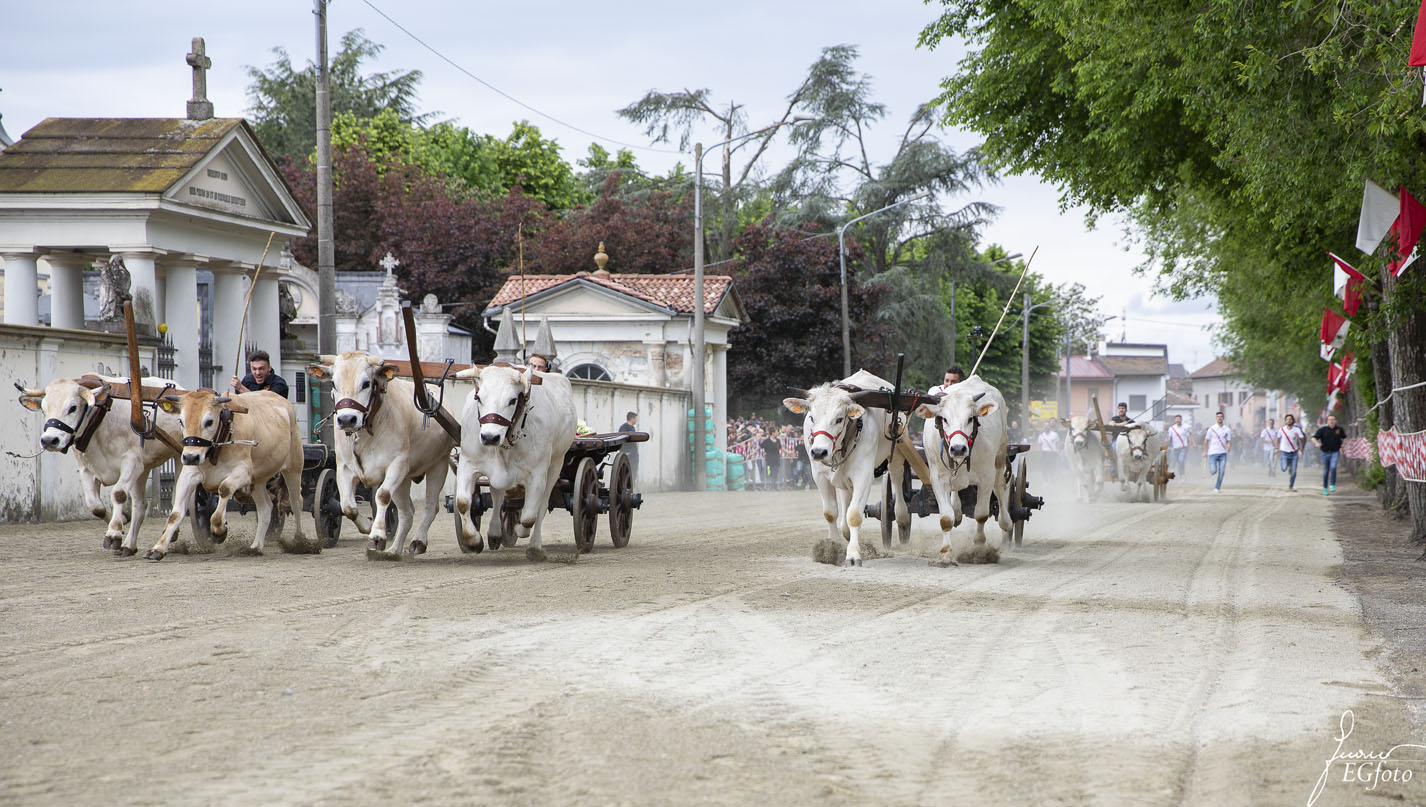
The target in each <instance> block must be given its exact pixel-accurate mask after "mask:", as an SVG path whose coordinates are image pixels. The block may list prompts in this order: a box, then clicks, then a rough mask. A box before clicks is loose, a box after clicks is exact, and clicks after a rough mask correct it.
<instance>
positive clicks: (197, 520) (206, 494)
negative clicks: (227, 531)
mask: <svg viewBox="0 0 1426 807" xmlns="http://www.w3.org/2000/svg"><path fill="white" fill-rule="evenodd" d="M217 509H218V494H216V493H214V492H212V491H209V490H204V489H203V486H202V485H199V486H198V489H197V490H196V491H194V493H193V506H192V507H191V508H189V512H190V513H192V515H191V516H190V517H189V521H190V523H192V525H193V532H194V534H195V535H198V536H200V537H201V538H202V539H203V540H206V541H210V542H214V543H219V544H221V543H223V541H224V540H225V539H227V537H228V536H226V535H224V536H223V537H222V538H217V539H215V538H213V532H212V529H211V527H210V521H211V519H212V518H213V512H214V511H216V510H217Z"/></svg>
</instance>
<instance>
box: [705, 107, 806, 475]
mask: <svg viewBox="0 0 1426 807" xmlns="http://www.w3.org/2000/svg"><path fill="white" fill-rule="evenodd" d="M808 120H813V119H812V118H808V117H802V116H798V117H796V118H793V119H792V120H785V121H779V122H777V123H774V124H773V125H771V126H764V127H763V128H761V129H758V130H757V131H755V132H748V133H747V134H741V135H738V136H737V137H730V138H728V139H727V140H724V141H722V142H719V143H714V144H713V145H712V146H710V147H709V148H718V147H719V146H726V145H728V144H729V143H736V142H737V141H739V140H746V139H747V138H749V137H756V136H757V135H760V134H763V133H764V132H770V131H772V130H774V129H778V128H781V127H783V126H787V125H796V124H798V123H801V122H803V121H808ZM693 164H694V169H693V360H692V364H693V367H691V368H690V369H691V370H692V378H691V379H690V382H691V383H690V386H691V387H692V392H693V401H692V403H693V415H694V417H693V489H694V490H699V491H701V490H706V489H707V488H708V468H707V465H706V464H705V463H706V462H707V456H706V448H705V446H704V443H706V442H707V440H708V433H707V431H706V429H705V428H704V427H705V423H704V420H703V396H704V392H703V388H704V385H705V383H706V382H705V381H704V379H703V353H704V351H705V350H706V349H707V345H706V334H704V332H703V326H704V324H703V144H702V143H694V144H693ZM724 191H725V192H726V191H727V189H726V188H725V189H724Z"/></svg>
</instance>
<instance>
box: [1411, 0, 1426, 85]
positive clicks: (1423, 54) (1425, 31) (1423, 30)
mask: <svg viewBox="0 0 1426 807" xmlns="http://www.w3.org/2000/svg"><path fill="white" fill-rule="evenodd" d="M1406 63H1407V64H1408V65H1410V66H1412V67H1426V0H1422V2H1421V8H1420V9H1418V10H1417V12H1416V30H1415V31H1412V32H1411V55H1410V56H1409V57H1407V59H1406ZM1421 79H1422V82H1423V87H1422V89H1421V105H1422V106H1426V70H1423V71H1422V73H1421Z"/></svg>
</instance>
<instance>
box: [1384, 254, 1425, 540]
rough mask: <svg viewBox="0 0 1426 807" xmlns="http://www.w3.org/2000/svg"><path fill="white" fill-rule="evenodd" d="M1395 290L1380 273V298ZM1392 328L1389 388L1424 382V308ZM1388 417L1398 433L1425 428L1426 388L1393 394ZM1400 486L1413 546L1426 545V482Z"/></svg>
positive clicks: (1389, 278)
mask: <svg viewBox="0 0 1426 807" xmlns="http://www.w3.org/2000/svg"><path fill="white" fill-rule="evenodd" d="M1396 288H1397V282H1396V278H1394V277H1392V276H1391V273H1390V272H1383V273H1382V292H1383V295H1384V296H1385V297H1387V299H1391V298H1392V297H1393V296H1394V295H1395V293H1396ZM1412 302H1414V301H1412ZM1392 325H1393V327H1392V328H1391V331H1390V335H1389V336H1388V338H1387V343H1388V347H1389V348H1390V351H1391V380H1392V385H1391V386H1395V387H1404V386H1407V385H1409V384H1414V383H1416V382H1418V381H1423V380H1426V309H1423V308H1419V307H1417V306H1414V305H1413V306H1411V307H1410V310H1409V311H1408V312H1407V314H1406V315H1404V316H1402V317H1401V319H1400V320H1399V321H1398V322H1395V323H1392ZM1390 389H1391V387H1387V388H1386V389H1385V390H1381V391H1380V392H1381V394H1382V395H1383V396H1385V395H1386V394H1388V390H1390ZM1391 414H1392V423H1393V424H1394V426H1395V428H1396V431H1397V432H1414V431H1420V430H1422V429H1426V387H1421V388H1418V389H1414V390H1408V391H1406V392H1399V393H1396V394H1395V395H1393V396H1392V399H1391ZM1402 485H1403V486H1404V487H1405V490H1406V502H1407V504H1408V506H1409V507H1410V509H1411V540H1412V542H1413V543H1426V483H1422V482H1407V481H1405V480H1403V481H1402Z"/></svg>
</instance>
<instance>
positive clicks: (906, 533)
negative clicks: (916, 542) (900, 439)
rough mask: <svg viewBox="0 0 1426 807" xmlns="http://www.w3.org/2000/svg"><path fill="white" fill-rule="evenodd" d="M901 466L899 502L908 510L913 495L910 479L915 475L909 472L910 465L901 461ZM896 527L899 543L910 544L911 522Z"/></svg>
mask: <svg viewBox="0 0 1426 807" xmlns="http://www.w3.org/2000/svg"><path fill="white" fill-rule="evenodd" d="M902 465H903V466H904V467H903V468H902V471H901V500H902V501H903V502H906V506H907V507H908V508H909V507H910V506H911V497H912V496H913V495H915V492H914V491H912V490H911V479H912V477H914V476H915V474H913V473H912V472H911V463H909V462H905V461H903V462H902ZM895 512H896V511H894V510H893V511H892V513H893V514H894V513H895ZM896 527H897V530H898V532H899V533H900V535H899V537H900V539H901V543H903V544H906V543H910V542H911V522H910V521H908V522H906V526H905V527H902V526H901V525H900V524H897V525H896Z"/></svg>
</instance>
